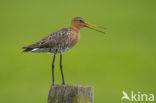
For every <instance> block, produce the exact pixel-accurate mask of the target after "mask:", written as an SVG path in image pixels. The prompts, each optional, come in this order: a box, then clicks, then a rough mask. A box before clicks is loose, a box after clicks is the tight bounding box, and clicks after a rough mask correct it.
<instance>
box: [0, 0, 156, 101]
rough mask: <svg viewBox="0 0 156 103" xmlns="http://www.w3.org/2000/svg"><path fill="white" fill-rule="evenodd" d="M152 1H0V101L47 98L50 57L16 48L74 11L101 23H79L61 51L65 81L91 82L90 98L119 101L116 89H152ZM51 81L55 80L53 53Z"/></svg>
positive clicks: (63, 23) (66, 21)
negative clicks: (70, 44) (76, 37)
mask: <svg viewBox="0 0 156 103" xmlns="http://www.w3.org/2000/svg"><path fill="white" fill-rule="evenodd" d="M155 4H156V1H155V0H116V1H115V0H77V1H74V0H66V1H65V0H64V1H63V0H62V1H61V0H57V1H56V0H55V1H54V0H0V47H1V49H0V103H47V96H48V92H49V88H50V85H51V62H52V56H51V55H48V54H39V53H36V54H35V53H21V51H22V49H21V47H23V46H27V45H29V44H31V43H34V42H36V41H38V40H40V39H41V38H42V37H44V36H46V35H48V34H50V33H51V32H55V31H57V30H59V29H61V28H63V27H69V25H70V22H71V19H72V18H73V17H75V16H80V17H82V18H84V19H85V20H86V21H87V22H88V23H92V24H97V25H103V26H104V27H107V28H108V29H107V30H106V35H103V34H101V33H98V32H96V31H93V30H90V29H87V28H84V29H82V30H81V39H80V41H79V43H78V44H77V45H76V46H75V47H74V48H72V49H71V50H69V51H67V52H65V53H64V55H63V70H64V75H65V80H66V83H67V84H75V85H77V84H78V85H91V86H94V89H95V103H120V102H121V97H122V91H123V90H124V91H126V92H127V93H130V91H131V90H133V91H135V92H136V93H137V91H140V92H141V93H147V94H148V93H153V94H156V81H155V79H156V75H155V72H156V30H155V26H156V6H155ZM55 67H56V68H55V76H56V78H55V79H56V84H61V73H60V69H59V55H58V56H57V58H56V62H55Z"/></svg>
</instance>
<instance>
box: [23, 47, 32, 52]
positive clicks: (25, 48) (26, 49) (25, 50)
mask: <svg viewBox="0 0 156 103" xmlns="http://www.w3.org/2000/svg"><path fill="white" fill-rule="evenodd" d="M22 49H24V50H23V52H30V51H31V50H32V49H33V48H28V47H23V48H22Z"/></svg>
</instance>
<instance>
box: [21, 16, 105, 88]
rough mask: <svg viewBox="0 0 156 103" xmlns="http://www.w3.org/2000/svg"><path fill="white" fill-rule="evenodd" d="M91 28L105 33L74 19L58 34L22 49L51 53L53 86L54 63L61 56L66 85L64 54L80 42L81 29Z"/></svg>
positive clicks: (78, 18) (57, 32) (52, 34)
mask: <svg viewBox="0 0 156 103" xmlns="http://www.w3.org/2000/svg"><path fill="white" fill-rule="evenodd" d="M84 27H87V28H90V29H93V30H95V31H98V32H101V33H105V32H103V31H100V30H98V29H95V28H94V27H97V28H103V27H101V26H97V25H93V24H88V23H87V22H85V21H84V19H83V18H81V17H74V18H72V21H71V25H70V26H69V27H68V28H63V29H61V30H58V31H56V32H53V33H51V34H49V35H48V36H46V37H44V38H43V39H41V40H39V41H37V42H35V43H33V44H31V45H28V46H24V47H22V48H23V49H24V50H23V52H33V53H50V54H52V55H53V59H52V85H53V86H54V85H55V81H54V62H55V56H56V54H60V71H61V76H62V85H65V80H64V75H63V69H62V53H63V52H65V51H67V50H69V49H71V48H72V47H73V46H74V45H75V44H77V42H78V41H79V40H80V29H81V28H84Z"/></svg>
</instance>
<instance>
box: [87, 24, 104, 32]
mask: <svg viewBox="0 0 156 103" xmlns="http://www.w3.org/2000/svg"><path fill="white" fill-rule="evenodd" d="M85 24H86V25H85V27H87V28H90V29H93V30H95V31H97V32H101V33H105V32H104V31H101V30H97V29H95V28H93V27H96V28H102V29H104V28H103V27H102V26H97V25H93V24H88V23H85Z"/></svg>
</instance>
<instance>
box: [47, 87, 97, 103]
mask: <svg viewBox="0 0 156 103" xmlns="http://www.w3.org/2000/svg"><path fill="white" fill-rule="evenodd" d="M48 103H94V88H93V87H89V86H79V85H56V86H51V88H50V91H49V95H48Z"/></svg>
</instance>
